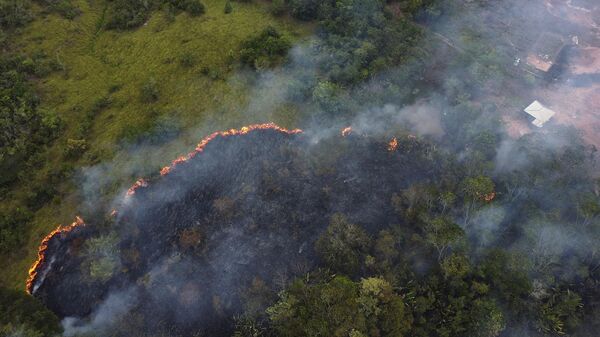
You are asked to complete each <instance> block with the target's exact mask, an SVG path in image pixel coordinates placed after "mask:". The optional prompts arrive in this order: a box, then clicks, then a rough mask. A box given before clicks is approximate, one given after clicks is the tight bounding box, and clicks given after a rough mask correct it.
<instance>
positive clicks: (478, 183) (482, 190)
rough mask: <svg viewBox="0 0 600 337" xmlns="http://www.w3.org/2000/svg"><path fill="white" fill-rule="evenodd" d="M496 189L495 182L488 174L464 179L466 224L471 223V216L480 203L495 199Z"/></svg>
mask: <svg viewBox="0 0 600 337" xmlns="http://www.w3.org/2000/svg"><path fill="white" fill-rule="evenodd" d="M494 189H495V185H494V182H493V181H492V179H490V178H489V177H486V176H477V177H470V178H467V179H465V180H464V181H463V189H462V191H463V195H464V205H465V214H464V217H465V220H464V222H465V225H468V224H469V222H470V216H471V215H472V213H473V211H474V210H475V207H476V206H477V205H478V204H481V203H483V202H490V201H492V200H494V198H495V197H496V192H495V190H494Z"/></svg>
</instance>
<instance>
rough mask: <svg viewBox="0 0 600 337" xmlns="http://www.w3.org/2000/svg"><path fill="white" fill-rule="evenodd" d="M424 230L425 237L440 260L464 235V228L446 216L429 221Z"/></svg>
mask: <svg viewBox="0 0 600 337" xmlns="http://www.w3.org/2000/svg"><path fill="white" fill-rule="evenodd" d="M424 230H425V239H426V240H427V242H428V243H429V244H431V245H432V246H433V247H434V248H435V249H436V251H437V260H438V262H440V261H441V260H442V259H443V258H444V257H445V256H446V253H447V252H448V250H449V249H450V248H451V247H452V245H454V244H456V243H458V241H459V240H460V239H461V238H463V236H464V231H463V230H462V228H460V226H458V225H457V224H455V223H453V222H452V221H450V220H449V219H448V218H445V217H438V218H435V219H433V220H430V221H427V222H426V224H425V228H424Z"/></svg>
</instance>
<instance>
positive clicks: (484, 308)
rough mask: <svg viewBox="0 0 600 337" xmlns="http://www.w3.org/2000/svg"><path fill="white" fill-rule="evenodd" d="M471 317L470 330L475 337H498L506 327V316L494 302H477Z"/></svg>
mask: <svg viewBox="0 0 600 337" xmlns="http://www.w3.org/2000/svg"><path fill="white" fill-rule="evenodd" d="M470 316H471V322H470V324H469V330H470V331H471V332H472V335H471V336H473V337H496V336H498V335H499V334H500V333H501V332H502V331H503V330H504V328H505V327H506V322H505V319H504V314H502V311H501V310H500V308H498V306H497V305H496V303H495V302H493V301H492V300H488V299H477V300H475V301H474V302H473V305H472V306H471V314H470Z"/></svg>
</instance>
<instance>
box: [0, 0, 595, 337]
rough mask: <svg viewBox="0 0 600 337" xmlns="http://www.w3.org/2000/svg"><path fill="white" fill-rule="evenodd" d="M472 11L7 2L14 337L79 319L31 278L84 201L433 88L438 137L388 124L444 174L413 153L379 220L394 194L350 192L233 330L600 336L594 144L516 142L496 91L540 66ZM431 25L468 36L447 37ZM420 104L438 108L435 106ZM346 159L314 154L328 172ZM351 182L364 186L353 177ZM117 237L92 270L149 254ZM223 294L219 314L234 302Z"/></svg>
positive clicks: (103, 199) (4, 193) (249, 300)
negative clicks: (524, 64)
mask: <svg viewBox="0 0 600 337" xmlns="http://www.w3.org/2000/svg"><path fill="white" fill-rule="evenodd" d="M466 3H468V4H467V6H468V8H474V7H477V8H480V7H481V8H487V7H486V6H488V5H490V4H489V3H490V2H487V1H477V2H471V1H466ZM394 6H395V7H394ZM461 6H462V2H460V1H459V2H451V1H428V0H405V1H404V0H403V1H379V0H333V1H318V0H286V1H284V0H273V1H271V2H268V3H263V2H259V1H254V2H252V1H237V2H235V3H234V5H232V3H231V2H230V1H229V0H203V1H202V2H201V1H198V0H153V1H146V0H133V1H130V0H106V1H83V0H40V1H27V0H0V28H1V29H2V30H1V31H0V43H2V45H3V47H2V55H1V56H0V171H1V172H2V175H1V176H0V268H1V269H2V270H3V273H2V276H1V277H0V284H1V285H2V287H0V335H16V336H19V335H25V336H51V335H52V334H54V333H58V332H59V331H60V328H59V323H58V319H57V318H56V317H55V316H54V315H53V314H52V313H50V312H49V311H48V310H46V309H45V308H44V307H43V306H42V305H41V304H40V303H38V302H37V300H35V299H34V298H32V297H31V296H26V295H25V294H23V293H22V291H20V290H19V291H17V290H14V289H22V288H23V282H24V280H25V278H26V274H27V269H28V267H29V265H30V264H31V262H32V261H33V260H34V259H35V257H36V247H37V246H38V244H39V241H40V238H42V237H43V236H44V235H45V234H46V233H48V232H49V231H50V230H51V229H53V228H54V227H55V226H56V224H57V223H68V222H70V220H71V219H72V217H73V216H74V215H75V214H74V213H75V212H83V213H84V215H86V214H93V215H97V214H96V213H95V212H101V211H104V210H105V208H108V207H109V206H112V204H111V203H112V201H113V200H114V197H115V195H117V194H118V193H122V192H123V190H124V188H125V187H127V186H128V185H129V184H130V183H131V182H132V181H134V180H135V178H137V177H138V176H142V175H144V176H149V175H151V174H154V175H156V174H157V172H158V170H159V168H160V167H162V166H164V165H166V164H168V161H169V160H171V159H173V157H175V155H173V154H174V153H185V152H186V151H187V150H189V149H190V148H193V147H194V146H195V144H196V142H197V141H198V139H199V138H201V136H204V135H205V134H207V133H208V131H213V130H215V129H227V128H231V127H239V126H240V125H244V124H249V123H257V122H265V121H267V120H271V121H274V122H276V123H278V124H280V125H282V126H285V127H297V126H301V123H305V122H306V121H307V120H310V121H311V122H316V123H315V124H319V123H324V124H325V123H327V122H340V121H341V122H343V123H346V124H347V122H348V121H350V122H354V121H356V119H354V118H355V117H356V115H358V114H362V115H361V116H362V117H364V116H365V115H367V116H370V115H368V114H372V115H373V116H375V115H377V113H376V112H374V111H379V110H378V109H379V107H381V106H384V107H385V108H384V109H382V110H384V112H385V111H387V110H385V109H386V108H387V107H388V105H393V106H394V107H411V106H412V105H413V104H416V105H420V104H423V105H427V106H428V107H429V103H431V105H432V106H435V109H437V110H439V111H440V114H439V115H440V120H439V124H440V125H439V126H437V125H436V128H439V129H440V130H439V132H435V135H433V136H432V134H430V133H427V132H418V131H417V132H415V130H414V128H413V129H411V127H410V126H407V125H405V124H408V123H405V121H402V122H400V123H397V124H401V125H400V126H398V125H395V124H394V125H391V124H390V125H388V126H389V127H390V128H391V129H394V130H382V131H381V135H380V136H387V135H388V134H392V133H393V134H396V131H398V132H397V133H398V134H402V135H403V137H401V139H400V142H399V144H397V146H398V148H397V149H395V150H394V151H397V152H398V153H401V154H403V155H406V156H407V157H408V158H410V161H411V164H414V165H416V166H418V165H419V164H420V163H426V162H429V161H436V163H438V165H437V166H436V167H435V168H434V169H432V172H416V173H413V174H414V175H415V176H418V175H420V174H422V175H428V174H431V176H436V177H439V179H436V180H430V179H429V180H428V179H422V180H421V181H420V182H419V183H413V180H412V179H411V178H410V177H409V175H410V174H411V173H410V172H409V173H405V172H404V167H399V168H398V175H399V176H400V175H403V174H406V175H407V178H406V180H403V181H402V183H401V185H402V186H390V187H389V188H390V189H392V188H393V189H394V190H392V191H389V195H390V196H392V195H393V196H392V197H391V198H385V200H384V204H385V211H386V212H389V213H390V214H392V216H390V218H388V219H386V222H383V223H381V224H379V226H380V227H377V228H367V227H366V226H365V227H363V225H362V224H361V223H360V221H359V220H357V218H360V217H356V216H355V215H353V214H352V213H353V212H355V213H358V212H361V209H360V207H365V210H364V211H365V212H366V211H370V209H368V206H369V204H368V202H369V201H370V199H377V198H379V196H378V195H369V194H368V193H367V194H365V197H364V198H365V200H359V201H356V200H352V202H353V204H352V206H351V207H352V208H353V209H352V212H350V211H348V212H345V213H344V214H342V213H336V214H334V215H332V217H331V219H329V223H327V221H328V220H327V219H324V221H323V223H319V224H318V225H319V226H321V227H319V228H322V229H323V230H322V231H321V232H319V233H312V234H314V236H313V238H312V239H313V241H314V245H313V246H310V247H308V248H307V251H309V253H307V254H308V255H309V256H311V258H312V260H311V261H307V265H306V266H304V265H303V266H295V267H296V269H298V270H296V271H294V273H295V275H296V276H298V275H299V276H298V277H296V278H294V279H290V280H288V279H286V275H283V276H282V279H281V280H262V279H261V278H260V277H258V276H256V278H255V280H254V282H252V284H251V285H250V287H249V288H247V289H237V288H236V289H235V290H236V291H237V292H238V293H240V294H241V295H240V297H241V298H242V300H241V302H242V303H235V305H238V304H239V306H240V308H239V310H238V311H239V312H240V315H239V316H236V317H235V318H232V317H226V318H223V317H219V318H221V319H223V320H224V321H226V323H231V322H229V320H230V321H232V322H233V321H235V322H234V323H235V324H234V323H231V324H232V325H235V330H236V331H235V334H234V336H256V337H258V336H264V337H267V336H290V337H292V336H340V337H341V336H352V337H361V336H362V337H366V336H369V337H380V336H398V337H402V336H412V337H431V336H433V337H463V336H474V337H498V336H512V335H515V336H518V335H531V336H535V337H546V336H548V337H549V336H576V337H589V336H594V333H595V331H597V327H598V326H599V324H600V323H599V322H598V319H599V317H600V305H599V304H598V300H597V299H598V297H599V296H600V294H599V293H598V292H599V290H598V288H599V287H598V284H600V274H599V273H600V262H599V260H598V256H600V254H599V253H600V248H598V247H600V235H599V233H600V222H599V221H600V202H599V201H598V188H599V186H600V181H598V177H597V175H595V171H594V170H595V169H596V167H595V166H594V165H597V164H595V163H594V162H593V160H592V159H593V158H594V156H595V155H596V154H595V149H592V148H590V147H589V146H587V145H586V144H585V143H584V142H583V141H582V140H581V135H580V134H578V132H577V131H575V130H572V129H570V128H565V127H560V126H550V127H547V128H546V129H544V131H545V132H544V133H537V132H532V133H530V134H527V135H524V136H522V137H520V138H518V139H512V138H507V137H505V130H504V129H503V123H502V121H501V117H500V112H499V109H500V107H501V106H502V105H503V104H504V105H509V104H507V103H506V102H504V101H502V102H501V101H500V99H498V98H497V97H496V96H498V92H500V90H504V88H505V87H506V92H507V93H506V94H505V96H506V97H505V101H510V104H511V107H512V106H513V105H514V107H516V106H519V104H520V101H522V100H524V97H523V96H519V91H520V90H524V89H523V88H526V87H527V86H528V85H529V84H531V83H535V81H536V79H532V78H530V77H527V75H524V74H522V73H519V74H513V71H512V70H509V67H506V64H512V62H513V53H512V51H511V50H510V49H509V47H507V43H505V42H503V41H502V40H501V38H500V37H497V36H496V35H494V34H483V33H481V32H482V31H485V29H486V28H485V27H486V23H485V22H483V23H482V20H483V21H484V20H485V19H487V17H485V16H482V17H471V16H469V17H468V20H469V21H468V23H469V24H468V25H467V24H466V25H465V26H469V27H468V29H465V28H464V27H463V28H460V29H458V28H456V27H446V26H444V25H443V24H444V22H445V19H448V18H452V15H459V14H460V15H462V14H463V12H462V10H463V9H464V8H467V7H461ZM478 6H480V7H478ZM490 6H491V5H490ZM438 19H439V21H436V20H438ZM447 21H451V20H447ZM431 22H435V23H438V24H440V25H441V26H442V27H443V29H442V30H443V32H444V33H447V34H449V35H450V34H451V33H452V34H453V35H454V36H455V37H457V41H459V42H460V43H458V42H456V41H455V42H453V41H450V40H446V38H445V37H444V36H441V37H440V36H439V34H438V35H436V34H435V33H434V32H432V31H430V29H429V28H428V26H427V24H428V23H431ZM515 22H520V21H519V20H515ZM432 26H434V25H432ZM482 27H483V28H482ZM446 28H448V30H447V31H446V30H445V29H446ZM480 28H481V31H480V30H478V29H480ZM453 29H456V31H454V30H453ZM522 31H526V29H522ZM311 33H314V34H313V36H312V38H311V39H310V41H305V40H304V37H307V36H309V35H310V34H311ZM486 33H489V32H487V31H486ZM496 39H497V40H496ZM297 42H299V43H298V44H297V45H296V44H295V43H297ZM453 43H454V44H459V47H457V46H454V45H453ZM511 43H512V42H511ZM296 46H297V47H298V49H299V51H298V53H297V55H296V54H295V55H294V57H295V58H290V57H288V55H289V53H290V51H291V50H293V51H296V49H292V47H296ZM438 49H439V50H444V55H439V54H437V50H438ZM444 68H447V69H460V72H444V71H442V70H440V69H444ZM510 69H512V68H510ZM264 74H267V75H268V76H265V77H267V79H266V80H265V81H262V80H263V77H262V75H264ZM278 76H279V77H278ZM269 80H273V82H272V83H271V82H269ZM258 82H260V83H259V85H256V84H257V83H258ZM263 82H268V83H267V84H264V83H263ZM261 85H264V86H266V87H267V89H264V90H265V91H266V94H263V92H261V90H263V87H262V86H261ZM269 85H271V86H272V87H275V88H274V89H276V90H274V89H273V88H272V87H268V86H269ZM269 90H272V91H269ZM273 92H276V94H273ZM424 99H427V100H428V102H427V104H424V103H422V102H423V100H424ZM429 101H431V102H429ZM265 106H266V107H267V108H264V107H265ZM374 107H375V108H374ZM263 109H264V110H265V111H263ZM391 109H392V110H394V109H395V108H391ZM257 110H260V113H254V112H256V111H257ZM398 110H400V109H398ZM515 111H517V109H515ZM403 113H404V110H403V111H396V110H394V111H393V113H392V115H393V116H396V115H398V116H399V115H402V114H403ZM415 116H416V117H415ZM376 117H377V116H375V117H374V122H373V124H374V125H376V124H377V125H380V124H381V123H379V121H375V118H376ZM410 117H411V118H412V117H414V118H416V119H419V121H418V122H422V123H425V122H423V121H422V120H420V117H422V116H419V115H418V112H415V113H414V116H412V115H411V116H410ZM426 117H427V118H422V119H423V120H426V122H430V121H431V118H429V117H430V116H426ZM409 120H410V118H409ZM410 121H412V120H410ZM369 122H370V120H369ZM375 122H377V123H375ZM415 123H416V122H415ZM346 124H344V125H346ZM367 124H369V123H367ZM319 125H321V124H319ZM334 125H335V126H336V127H337V126H338V125H339V123H337V124H334ZM198 126H200V129H196V128H197V127H198ZM415 134H416V135H415ZM549 139H551V140H552V141H549ZM387 141H389V138H388V139H386V140H385V142H387ZM396 141H398V139H396ZM324 142H326V141H324ZM343 146H344V144H342V145H340V147H343ZM382 149H383V147H382ZM500 149H502V150H503V151H506V153H504V152H502V151H500ZM365 150H368V151H374V152H376V151H378V150H377V149H376V150H373V149H365ZM368 151H366V152H367V153H368ZM382 151H383V150H382ZM329 153H330V154H331V156H338V155H341V154H342V153H343V149H341V150H340V151H333V150H332V151H330V152H329ZM377 153H378V152H377ZM507 153H508V154H507ZM385 154H388V153H385ZM389 155H390V156H391V155H394V152H393V151H389ZM503 156H507V157H509V158H505V157H503ZM330 159H331V158H317V159H315V162H314V163H311V164H312V165H314V167H317V168H319V169H320V170H321V171H323V172H328V171H330V170H333V169H334V168H332V167H330V166H328V163H329V161H328V160H330ZM351 164H354V163H351ZM351 164H349V165H351ZM422 166H423V167H426V166H425V165H422ZM359 169H361V168H359ZM94 170H99V171H102V170H106V172H108V173H106V174H99V173H97V172H96V171H94ZM284 171H285V170H284V169H282V170H281V171H280V172H283V173H282V174H284V173H285V172H284ZM434 171H435V172H434ZM288 173H289V172H288ZM376 173H377V172H374V175H376ZM100 175H102V179H100V178H98V176H100ZM323 175H325V174H323ZM90 177H91V178H90ZM86 178H87V179H88V180H86ZM89 180H93V182H92V183H89ZM81 181H83V183H82V186H78V185H77V184H78V183H79V182H81ZM86 183H87V185H86ZM90 185H94V186H90ZM344 185H345V186H348V187H347V188H352V186H354V185H353V181H352V177H348V180H347V181H344ZM279 188H280V186H275V187H274V188H273V190H278V189H279ZM345 188H346V187H345ZM331 191H332V189H331V188H330V187H327V188H324V190H323V195H324V197H327V198H332V197H339V198H340V200H342V199H343V197H344V196H343V195H341V196H332V195H331V193H332V192H331ZM90 195H93V196H94V197H96V198H97V199H93V200H92V199H90V198H91V197H90ZM388 199H389V200H388ZM219 200H220V201H219V202H218V203H215V205H214V207H215V208H217V209H221V211H222V212H221V213H222V215H223V219H222V220H223V221H222V222H223V223H227V221H229V220H230V219H229V218H228V217H231V216H232V214H233V213H234V211H233V209H234V206H233V205H234V201H233V200H230V199H227V198H226V197H223V198H222V199H219ZM363 205H366V206H363ZM349 208H350V206H349ZM336 211H337V210H336ZM99 225H102V224H99ZM272 225H274V226H276V225H277V224H276V223H275V224H272ZM315 226H316V225H315ZM312 234H311V235H312ZM293 235H294V236H295V237H296V236H297V237H298V238H299V239H302V240H304V238H302V237H301V233H300V234H299V233H296V232H294V233H293ZM177 240H178V242H177V245H178V246H180V247H181V248H182V249H183V250H185V251H187V252H192V253H193V254H197V255H198V256H200V255H201V254H202V251H203V249H204V245H205V244H206V241H207V238H205V237H204V236H203V232H202V231H194V230H187V231H186V230H183V231H181V232H180V233H179V237H178V238H177ZM307 241H308V240H307ZM118 243H119V238H117V237H116V235H115V234H114V233H109V234H106V233H104V234H103V235H101V236H98V237H96V238H92V239H89V240H88V241H86V242H85V244H83V245H82V246H81V247H79V248H80V249H81V251H80V252H79V255H78V258H81V259H82V260H84V261H85V262H84V263H83V265H84V266H85V268H86V272H87V275H88V276H89V279H88V280H86V281H89V282H88V283H89V284H95V283H98V284H102V283H104V282H107V281H108V280H110V279H111V277H112V276H113V275H114V274H115V273H118V272H121V270H120V268H121V267H122V263H124V262H123V261H125V260H126V259H129V260H137V258H138V257H137V255H139V254H140V253H139V252H138V251H134V250H127V249H123V250H121V249H120V248H121V247H119V246H118ZM121 259H123V260H121ZM309 262H310V263H309ZM241 287H242V286H241V285H240V286H239V287H238V288H241ZM212 301H213V306H214V307H215V312H222V310H220V308H221V307H222V306H225V305H233V304H231V303H221V300H220V299H219V298H216V297H215V298H212ZM130 315H131V316H132V317H135V313H130ZM128 317H129V316H128ZM132 321H134V320H132ZM136 322H137V321H136ZM126 323H127V322H125V323H123V324H124V326H125V324H126ZM131 324H132V326H133V325H134V323H131ZM140 324H141V323H140ZM125 327H127V326H125ZM125 330H126V329H125ZM161 333H162V332H161ZM157 335H158V332H157Z"/></svg>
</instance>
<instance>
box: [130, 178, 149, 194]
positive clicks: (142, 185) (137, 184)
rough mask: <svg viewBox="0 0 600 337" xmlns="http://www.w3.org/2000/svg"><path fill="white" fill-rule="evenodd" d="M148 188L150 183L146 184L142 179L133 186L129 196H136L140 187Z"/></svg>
mask: <svg viewBox="0 0 600 337" xmlns="http://www.w3.org/2000/svg"><path fill="white" fill-rule="evenodd" d="M146 186H148V182H146V180H144V178H140V179H138V180H137V181H136V182H135V183H134V184H133V186H131V187H130V188H129V189H128V190H127V195H134V194H135V190H137V189H138V188H140V187H146Z"/></svg>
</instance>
